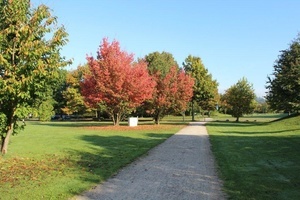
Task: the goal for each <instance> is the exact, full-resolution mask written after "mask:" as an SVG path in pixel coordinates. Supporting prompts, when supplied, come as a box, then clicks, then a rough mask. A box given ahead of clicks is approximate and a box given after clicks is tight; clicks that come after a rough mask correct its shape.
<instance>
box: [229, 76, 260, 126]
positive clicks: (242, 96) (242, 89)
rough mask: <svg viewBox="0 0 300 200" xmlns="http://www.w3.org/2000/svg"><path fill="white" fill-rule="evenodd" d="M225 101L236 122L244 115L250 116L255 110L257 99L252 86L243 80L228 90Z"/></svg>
mask: <svg viewBox="0 0 300 200" xmlns="http://www.w3.org/2000/svg"><path fill="white" fill-rule="evenodd" d="M223 99H224V100H225V101H226V103H227V104H228V105H229V106H230V108H231V112H232V116H233V117H236V121H237V122H238V121H239V118H240V117H242V116H243V115H244V114H250V113H252V111H253V110H254V107H253V106H252V103H253V101H254V99H255V94H254V90H253V87H252V84H250V83H249V82H248V81H247V79H246V78H242V79H241V80H239V81H238V82H237V83H236V84H234V85H233V86H231V87H230V88H229V89H228V90H226V92H225V94H224V95H223Z"/></svg>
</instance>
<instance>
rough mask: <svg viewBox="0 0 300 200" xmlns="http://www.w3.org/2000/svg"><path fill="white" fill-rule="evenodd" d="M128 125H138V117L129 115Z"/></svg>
mask: <svg viewBox="0 0 300 200" xmlns="http://www.w3.org/2000/svg"><path fill="white" fill-rule="evenodd" d="M128 125H129V126H137V125H138V118H137V117H129V118H128Z"/></svg>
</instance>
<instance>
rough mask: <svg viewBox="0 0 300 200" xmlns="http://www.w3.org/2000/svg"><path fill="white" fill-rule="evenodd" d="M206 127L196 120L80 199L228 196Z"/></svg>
mask: <svg viewBox="0 0 300 200" xmlns="http://www.w3.org/2000/svg"><path fill="white" fill-rule="evenodd" d="M221 187H222V184H221V182H220V180H219V179H218V177H217V173H216V169H215V163H214V158H213V156H212V152H211V150H210V143H209V139H208V134H207V131H206V127H205V126H204V123H202V122H193V123H191V124H190V125H189V126H187V127H185V128H183V129H182V130H180V131H179V132H178V133H176V134H175V135H173V136H172V137H170V138H169V139H168V140H166V141H165V142H164V143H162V144H161V145H159V146H157V147H155V148H154V149H152V150H150V151H149V153H148V155H146V156H144V157H142V158H139V159H137V160H136V161H135V162H133V163H132V164H130V165H128V166H127V167H125V168H124V169H122V170H121V171H120V172H119V173H118V174H117V175H116V176H114V177H112V178H110V179H108V180H107V181H106V182H104V183H103V184H101V185H99V186H97V187H96V188H94V189H92V190H90V191H87V192H85V193H83V194H82V195H81V196H76V197H75V198H74V199H77V200H88V199H101V200H151V199H153V200H160V199H161V200H171V199H172V200H173V199H178V200H179V199H180V200H183V199H188V200H194V199H195V200H202V199H218V200H222V199H226V198H225V195H224V193H223V192H222V190H221Z"/></svg>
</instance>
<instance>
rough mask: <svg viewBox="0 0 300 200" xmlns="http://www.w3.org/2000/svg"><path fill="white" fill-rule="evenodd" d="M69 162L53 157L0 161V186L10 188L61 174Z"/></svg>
mask: <svg viewBox="0 0 300 200" xmlns="http://www.w3.org/2000/svg"><path fill="white" fill-rule="evenodd" d="M69 164H70V162H69V161H68V159H62V158H59V157H58V156H55V155H47V156H45V157H44V159H41V160H35V159H32V158H20V157H14V158H7V159H1V160H0V184H9V185H11V187H14V186H16V185H19V184H21V183H22V182H24V181H38V182H40V183H41V182H42V181H43V179H45V178H47V177H51V176H56V175H57V174H60V173H63V171H64V168H66V167H67V166H68V165H69Z"/></svg>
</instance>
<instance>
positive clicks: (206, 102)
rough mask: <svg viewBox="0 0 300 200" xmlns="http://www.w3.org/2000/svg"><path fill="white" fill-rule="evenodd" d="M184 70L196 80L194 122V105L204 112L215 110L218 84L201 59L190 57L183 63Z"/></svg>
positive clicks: (193, 100)
mask: <svg viewBox="0 0 300 200" xmlns="http://www.w3.org/2000/svg"><path fill="white" fill-rule="evenodd" d="M183 68H184V70H185V71H186V72H187V73H189V74H191V76H192V77H193V78H194V79H195V84H194V87H193V97H192V120H194V113H195V112H194V111H193V110H194V109H193V108H194V103H195V102H196V103H197V104H198V105H199V106H200V107H201V109H202V110H214V109H215V107H216V104H217V103H218V99H219V94H218V83H217V81H216V80H213V78H212V75H211V74H209V73H208V70H207V69H206V68H205V67H204V64H203V63H202V60H201V58H200V57H195V56H191V55H189V56H188V57H187V58H186V59H185V62H184V63H183Z"/></svg>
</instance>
